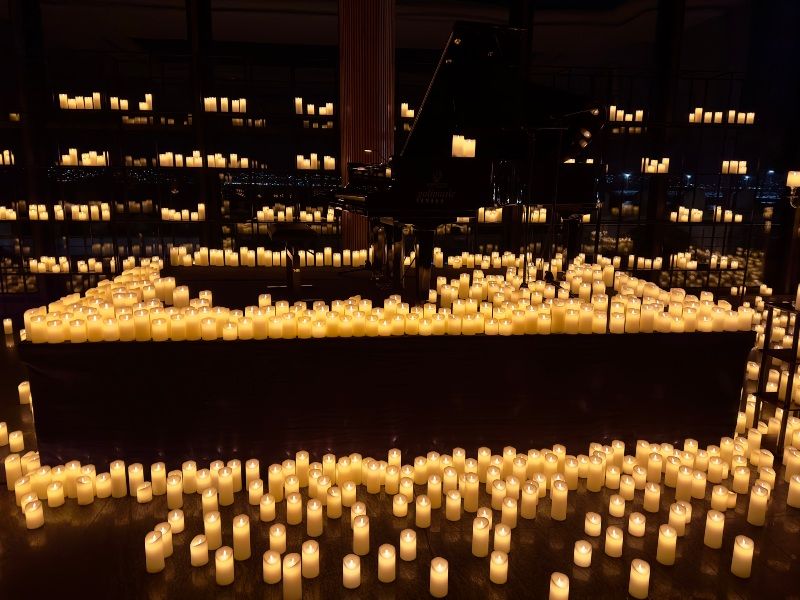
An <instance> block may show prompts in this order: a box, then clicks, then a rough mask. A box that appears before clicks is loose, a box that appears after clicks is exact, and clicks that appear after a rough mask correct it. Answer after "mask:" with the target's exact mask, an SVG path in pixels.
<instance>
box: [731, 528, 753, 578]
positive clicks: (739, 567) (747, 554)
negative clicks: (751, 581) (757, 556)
mask: <svg viewBox="0 0 800 600" xmlns="http://www.w3.org/2000/svg"><path fill="white" fill-rule="evenodd" d="M754 548H755V544H754V543H753V540H752V539H750V538H749V537H747V536H746V535H737V536H736V541H735V542H734V544H733V559H732V560H731V573H733V574H734V575H736V576H737V577H741V578H743V579H747V578H748V577H750V570H751V569H752V566H753V549H754Z"/></svg>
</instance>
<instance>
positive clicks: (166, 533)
mask: <svg viewBox="0 0 800 600" xmlns="http://www.w3.org/2000/svg"><path fill="white" fill-rule="evenodd" d="M153 531H157V532H158V533H160V534H161V545H162V547H163V548H164V558H169V557H170V556H172V552H173V547H172V525H170V524H169V523H168V522H167V521H164V522H163V523H158V524H157V525H156V526H155V527H154V528H153Z"/></svg>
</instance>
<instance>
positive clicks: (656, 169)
mask: <svg viewBox="0 0 800 600" xmlns="http://www.w3.org/2000/svg"><path fill="white" fill-rule="evenodd" d="M642 173H669V158H662V159H661V160H660V161H659V160H658V159H657V158H643V159H642Z"/></svg>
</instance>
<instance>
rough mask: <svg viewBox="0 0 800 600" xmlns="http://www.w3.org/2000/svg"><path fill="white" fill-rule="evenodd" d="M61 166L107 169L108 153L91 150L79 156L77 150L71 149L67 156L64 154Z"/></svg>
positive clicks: (60, 161)
mask: <svg viewBox="0 0 800 600" xmlns="http://www.w3.org/2000/svg"><path fill="white" fill-rule="evenodd" d="M59 164H60V165H61V166H64V167H105V166H108V165H109V164H111V163H109V160H108V151H102V152H97V151H95V150H91V151H89V152H82V153H81V154H80V157H79V156H78V149H77V148H70V149H69V150H68V151H67V154H62V155H61V158H60V160H59Z"/></svg>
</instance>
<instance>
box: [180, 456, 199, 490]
mask: <svg viewBox="0 0 800 600" xmlns="http://www.w3.org/2000/svg"><path fill="white" fill-rule="evenodd" d="M181 471H182V473H183V491H184V493H186V494H194V493H195V492H196V491H197V464H196V463H195V462H194V461H193V460H187V461H186V462H184V463H183V464H182V465H181Z"/></svg>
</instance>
